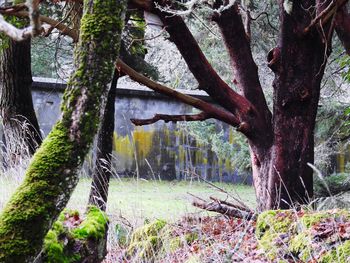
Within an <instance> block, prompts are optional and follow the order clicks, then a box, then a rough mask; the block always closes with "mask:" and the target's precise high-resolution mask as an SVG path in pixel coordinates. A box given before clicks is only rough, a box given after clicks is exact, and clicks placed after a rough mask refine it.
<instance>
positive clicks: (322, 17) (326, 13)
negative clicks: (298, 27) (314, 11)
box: [304, 0, 348, 34]
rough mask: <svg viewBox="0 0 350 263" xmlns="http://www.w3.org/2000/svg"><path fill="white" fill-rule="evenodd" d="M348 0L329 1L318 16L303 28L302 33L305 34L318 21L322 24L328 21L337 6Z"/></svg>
mask: <svg viewBox="0 0 350 263" xmlns="http://www.w3.org/2000/svg"><path fill="white" fill-rule="evenodd" d="M347 1H348V0H339V1H331V3H330V4H329V5H328V6H327V7H326V9H324V10H323V11H322V12H321V13H320V14H318V16H316V17H315V18H314V19H313V20H312V21H311V22H310V24H309V25H308V26H307V27H306V28H305V29H304V34H307V33H308V32H309V31H310V30H311V28H312V27H314V26H316V25H317V24H319V23H320V25H321V26H322V25H324V24H325V23H327V22H328V20H329V19H330V18H332V17H333V15H334V14H335V13H336V12H337V10H338V8H340V7H342V6H343V5H344V4H346V2H347Z"/></svg>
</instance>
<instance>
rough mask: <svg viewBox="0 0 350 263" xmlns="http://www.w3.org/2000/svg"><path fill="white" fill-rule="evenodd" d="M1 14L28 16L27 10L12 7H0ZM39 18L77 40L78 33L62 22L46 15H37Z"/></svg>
mask: <svg viewBox="0 0 350 263" xmlns="http://www.w3.org/2000/svg"><path fill="white" fill-rule="evenodd" d="M0 14H1V15H13V16H16V17H29V13H28V12H27V11H17V10H15V11H14V10H12V9H1V10H0ZM39 20H40V21H41V22H42V23H46V24H48V25H50V26H51V27H53V28H56V29H58V30H59V31H60V32H61V33H62V34H63V35H67V36H69V37H71V38H72V39H73V42H77V41H78V38H79V34H78V32H77V31H75V30H74V29H71V28H69V27H68V26H65V25H64V24H62V23H60V22H59V21H57V20H54V19H52V18H50V17H47V16H42V15H40V16H39Z"/></svg>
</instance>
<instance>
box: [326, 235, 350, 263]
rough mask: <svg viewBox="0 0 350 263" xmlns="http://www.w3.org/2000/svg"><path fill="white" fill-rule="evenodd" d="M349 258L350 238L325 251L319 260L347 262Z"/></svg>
mask: <svg viewBox="0 0 350 263" xmlns="http://www.w3.org/2000/svg"><path fill="white" fill-rule="evenodd" d="M349 260H350V240H347V241H345V242H344V243H343V244H341V245H340V246H338V247H337V248H335V249H332V250H331V251H329V252H327V253H326V254H325V255H324V256H323V257H322V258H321V259H320V260H319V262H320V263H332V262H337V263H347V262H349Z"/></svg>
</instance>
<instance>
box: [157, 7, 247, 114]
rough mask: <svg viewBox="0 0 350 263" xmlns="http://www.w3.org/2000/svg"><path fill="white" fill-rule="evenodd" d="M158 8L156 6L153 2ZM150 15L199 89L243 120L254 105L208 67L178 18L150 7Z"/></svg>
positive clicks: (192, 38) (188, 32) (190, 35)
mask: <svg viewBox="0 0 350 263" xmlns="http://www.w3.org/2000/svg"><path fill="white" fill-rule="evenodd" d="M157 4H158V5H160V3H157ZM151 12H152V13H154V14H156V15H158V16H159V18H160V19H161V21H162V22H163V24H164V27H165V29H166V31H167V32H168V33H169V35H170V41H172V42H174V44H175V45H176V46H177V48H178V50H179V51H180V53H181V55H182V57H183V58H184V59H185V61H186V63H187V65H188V67H189V69H190V71H191V72H192V74H193V76H194V77H195V78H196V80H197V81H198V83H199V88H200V89H202V90H205V91H206V92H207V93H208V94H209V95H210V97H211V98H212V99H213V100H214V101H215V102H217V103H218V104H220V105H221V106H222V107H224V108H225V109H227V110H228V111H230V112H231V113H233V114H235V115H236V116H238V118H240V119H244V116H245V115H248V114H249V113H251V112H252V111H254V106H253V105H252V104H251V103H250V102H249V101H248V100H247V99H245V98H244V97H242V96H241V95H239V94H238V93H236V92H235V91H234V90H232V89H231V87H230V86H228V85H227V84H226V83H225V82H224V81H223V80H222V79H221V78H220V76H219V75H218V74H217V72H216V71H215V70H214V69H213V67H212V66H211V65H210V63H209V62H208V60H207V59H206V57H205V56H204V54H203V52H202V50H201V49H200V47H199V45H198V43H197V42H196V40H195V39H194V37H193V35H192V33H191V32H190V31H189V29H188V27H187V26H186V24H185V22H184V21H183V19H182V18H181V17H180V16H179V15H174V14H171V13H168V12H166V11H162V10H159V8H153V10H151Z"/></svg>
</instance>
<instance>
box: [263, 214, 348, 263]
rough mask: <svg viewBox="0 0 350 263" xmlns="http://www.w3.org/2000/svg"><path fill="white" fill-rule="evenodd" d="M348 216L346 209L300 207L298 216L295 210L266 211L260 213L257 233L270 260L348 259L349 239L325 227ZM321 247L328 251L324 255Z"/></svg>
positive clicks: (341, 260)
mask: <svg viewBox="0 0 350 263" xmlns="http://www.w3.org/2000/svg"><path fill="white" fill-rule="evenodd" d="M349 216H350V214H349V212H348V211H346V210H330V211H322V212H312V211H301V212H300V213H298V216H297V213H296V212H293V211H285V212H283V213H282V211H278V210H276V211H266V212H264V213H262V214H261V215H259V217H258V221H257V226H256V227H257V228H256V235H257V237H258V241H259V246H260V247H261V248H263V249H264V251H265V253H266V255H267V256H268V257H269V258H270V259H271V260H279V259H280V258H293V259H297V260H300V261H301V262H309V261H310V260H315V259H316V260H317V262H349V260H348V258H349V259H350V243H349V242H350V240H347V241H345V242H344V241H341V240H340V239H339V236H338V233H336V232H334V233H333V232H329V233H326V234H325V235H324V234H323V230H322V229H323V228H324V227H327V226H328V227H332V222H348V221H349V220H350V217H349ZM333 220H334V221H333ZM319 227H321V228H319ZM334 247H336V248H334ZM313 248H317V249H313ZM332 248H333V249H332ZM330 249H331V251H329V250H330ZM322 251H329V252H327V253H326V254H325V255H323V256H322V254H321V253H322ZM321 258H322V260H321Z"/></svg>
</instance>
